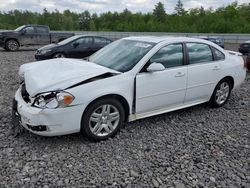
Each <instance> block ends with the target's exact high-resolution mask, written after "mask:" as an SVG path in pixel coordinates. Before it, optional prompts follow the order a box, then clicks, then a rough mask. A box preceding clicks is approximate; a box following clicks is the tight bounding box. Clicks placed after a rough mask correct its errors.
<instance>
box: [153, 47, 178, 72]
mask: <svg viewBox="0 0 250 188" xmlns="http://www.w3.org/2000/svg"><path fill="white" fill-rule="evenodd" d="M150 63H161V64H162V65H163V66H164V67H165V68H171V67H177V66H181V65H183V46H182V44H170V45H168V46H165V47H163V48H162V49H160V50H159V51H158V52H156V54H155V55H153V57H152V58H151V59H150Z"/></svg>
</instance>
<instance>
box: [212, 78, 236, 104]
mask: <svg viewBox="0 0 250 188" xmlns="http://www.w3.org/2000/svg"><path fill="white" fill-rule="evenodd" d="M232 89H233V85H232V82H231V81H230V80H229V79H222V80H221V81H220V82H219V83H218V84H217V85H216V87H215V89H214V92H213V95H212V97H211V99H210V101H209V103H210V105H211V106H212V107H217V108H218V107H221V106H223V105H225V104H226V103H227V101H228V99H229V97H230V94H231V91H232Z"/></svg>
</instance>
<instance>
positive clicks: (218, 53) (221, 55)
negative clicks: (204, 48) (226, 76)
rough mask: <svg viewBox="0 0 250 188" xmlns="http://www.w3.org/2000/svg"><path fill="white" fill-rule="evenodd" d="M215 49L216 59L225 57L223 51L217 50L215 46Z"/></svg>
mask: <svg viewBox="0 0 250 188" xmlns="http://www.w3.org/2000/svg"><path fill="white" fill-rule="evenodd" d="M213 50H214V59H215V60H217V61H219V60H224V59H225V55H224V54H223V53H222V52H221V51H219V50H217V49H216V48H213Z"/></svg>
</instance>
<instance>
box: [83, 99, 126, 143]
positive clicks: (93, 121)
mask: <svg viewBox="0 0 250 188" xmlns="http://www.w3.org/2000/svg"><path fill="white" fill-rule="evenodd" d="M124 120H125V111H124V108H123V106H122V104H121V103H120V102H119V101H118V100H116V99H113V98H109V97H108V98H103V99H100V100H97V101H95V102H93V103H91V104H90V105H89V106H88V107H87V109H86V110H85V112H84V114H83V116H82V122H81V132H82V133H83V134H84V135H85V136H86V137H87V138H88V139H90V140H92V141H101V140H106V139H107V138H110V137H114V136H115V135H116V134H117V133H118V132H119V131H120V129H121V127H122V125H123V123H124Z"/></svg>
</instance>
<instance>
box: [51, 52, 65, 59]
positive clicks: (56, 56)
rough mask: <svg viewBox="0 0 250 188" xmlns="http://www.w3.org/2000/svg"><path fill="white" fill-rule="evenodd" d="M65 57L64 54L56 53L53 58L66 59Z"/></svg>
mask: <svg viewBox="0 0 250 188" xmlns="http://www.w3.org/2000/svg"><path fill="white" fill-rule="evenodd" d="M64 57H65V55H64V54H63V53H56V54H54V55H53V58H64Z"/></svg>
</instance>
